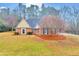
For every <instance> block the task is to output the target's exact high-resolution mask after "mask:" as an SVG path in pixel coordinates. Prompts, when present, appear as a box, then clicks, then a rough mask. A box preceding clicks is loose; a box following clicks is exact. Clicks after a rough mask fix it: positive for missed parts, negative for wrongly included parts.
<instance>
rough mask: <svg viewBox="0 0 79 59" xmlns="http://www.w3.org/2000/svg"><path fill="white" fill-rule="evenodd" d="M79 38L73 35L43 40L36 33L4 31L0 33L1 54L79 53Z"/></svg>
mask: <svg viewBox="0 0 79 59" xmlns="http://www.w3.org/2000/svg"><path fill="white" fill-rule="evenodd" d="M76 40H77V41H76ZM78 40H79V38H78V37H73V38H72V37H71V36H70V37H67V39H66V40H57V41H56V40H41V39H40V38H39V37H37V36H35V35H13V33H12V32H4V33H0V55H5V56H54V55H79V44H78Z"/></svg>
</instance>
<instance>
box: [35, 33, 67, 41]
mask: <svg viewBox="0 0 79 59" xmlns="http://www.w3.org/2000/svg"><path fill="white" fill-rule="evenodd" d="M36 36H38V37H40V38H41V39H44V40H64V39H66V37H65V36H63V35H58V34H53V35H36Z"/></svg>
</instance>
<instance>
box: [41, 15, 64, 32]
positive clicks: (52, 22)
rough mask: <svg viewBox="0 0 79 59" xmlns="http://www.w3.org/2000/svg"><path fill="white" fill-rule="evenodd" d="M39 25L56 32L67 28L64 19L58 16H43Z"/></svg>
mask: <svg viewBox="0 0 79 59" xmlns="http://www.w3.org/2000/svg"><path fill="white" fill-rule="evenodd" d="M39 25H40V27H41V28H48V29H51V30H52V32H53V31H54V32H55V33H56V32H57V31H62V30H64V29H65V28H64V27H65V23H64V21H63V20H61V19H60V18H59V17H56V16H51V15H49V16H43V17H42V18H41V20H40V22H39Z"/></svg>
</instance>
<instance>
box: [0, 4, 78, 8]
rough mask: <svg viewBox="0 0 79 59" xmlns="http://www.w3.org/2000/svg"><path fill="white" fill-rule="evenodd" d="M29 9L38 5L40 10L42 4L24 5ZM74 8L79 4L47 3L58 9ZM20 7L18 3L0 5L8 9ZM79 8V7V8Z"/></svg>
mask: <svg viewBox="0 0 79 59" xmlns="http://www.w3.org/2000/svg"><path fill="white" fill-rule="evenodd" d="M24 4H25V5H26V6H27V7H29V6H30V5H31V4H33V5H38V6H39V7H40V8H41V6H42V3H31V4H29V3H24ZM64 5H66V6H74V7H78V6H79V3H46V4H45V6H46V7H47V6H50V7H55V8H56V9H59V8H61V7H62V6H64ZM17 6H18V3H0V7H8V8H12V9H13V8H16V7H17ZM78 8H79V7H78Z"/></svg>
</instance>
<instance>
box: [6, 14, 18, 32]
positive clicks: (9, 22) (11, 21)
mask: <svg viewBox="0 0 79 59" xmlns="http://www.w3.org/2000/svg"><path fill="white" fill-rule="evenodd" d="M5 21H6V24H7V25H8V27H11V30H12V31H13V29H14V27H15V26H16V25H17V23H18V19H17V17H16V16H14V15H9V16H7V17H6V20H5Z"/></svg>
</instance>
